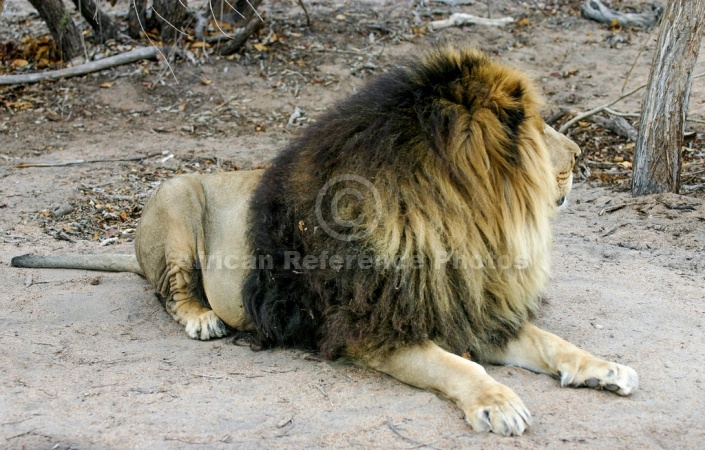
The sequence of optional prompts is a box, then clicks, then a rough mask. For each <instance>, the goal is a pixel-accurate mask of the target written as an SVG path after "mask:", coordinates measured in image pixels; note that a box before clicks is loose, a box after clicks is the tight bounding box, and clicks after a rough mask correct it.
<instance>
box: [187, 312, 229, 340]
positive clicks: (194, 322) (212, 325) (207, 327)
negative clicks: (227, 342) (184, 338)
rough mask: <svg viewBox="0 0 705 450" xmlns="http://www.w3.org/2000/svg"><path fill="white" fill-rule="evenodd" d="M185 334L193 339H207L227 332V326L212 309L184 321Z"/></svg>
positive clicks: (221, 335)
mask: <svg viewBox="0 0 705 450" xmlns="http://www.w3.org/2000/svg"><path fill="white" fill-rule="evenodd" d="M186 334H188V335H189V336H190V337H191V338H193V339H200V340H202V341H207V340H209V339H214V338H219V337H223V336H225V335H227V334H228V327H227V326H226V325H225V323H223V321H222V320H220V318H219V317H218V316H216V315H215V313H214V312H213V311H206V312H204V313H202V314H200V315H198V316H197V317H195V318H193V319H188V320H187V321H186Z"/></svg>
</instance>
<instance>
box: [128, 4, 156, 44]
mask: <svg viewBox="0 0 705 450" xmlns="http://www.w3.org/2000/svg"><path fill="white" fill-rule="evenodd" d="M129 3H130V10H129V12H128V13H127V34H129V35H130V37H131V38H134V39H139V38H141V37H142V33H143V32H144V33H145V34H146V32H147V30H149V28H150V27H149V24H148V23H147V0H129Z"/></svg>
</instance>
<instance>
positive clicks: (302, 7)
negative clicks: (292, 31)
mask: <svg viewBox="0 0 705 450" xmlns="http://www.w3.org/2000/svg"><path fill="white" fill-rule="evenodd" d="M299 6H301V9H303V10H304V14H306V26H307V27H309V28H311V17H310V16H309V15H308V10H307V9H306V5H304V0H299Z"/></svg>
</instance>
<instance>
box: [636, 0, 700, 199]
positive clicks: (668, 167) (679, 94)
mask: <svg viewBox="0 0 705 450" xmlns="http://www.w3.org/2000/svg"><path fill="white" fill-rule="evenodd" d="M704 29H705V0H671V1H669V2H668V5H667V6H666V11H665V12H664V14H663V17H662V18H661V31H660V32H659V38H658V44H657V48H656V53H655V54H654V59H653V62H652V64H651V73H650V74H649V82H648V86H647V90H646V93H645V96H644V102H643V105H642V109H641V119H640V122H639V136H638V138H637V141H636V147H635V149H634V172H633V176H632V195H634V196H638V195H646V194H655V193H659V192H678V191H679V189H680V173H681V147H682V145H683V129H684V126H685V118H686V114H687V112H688V100H689V97H690V86H691V81H692V76H693V69H694V66H695V63H696V61H697V59H698V53H699V51H700V41H701V39H702V35H703V30H704Z"/></svg>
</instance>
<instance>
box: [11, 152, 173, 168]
mask: <svg viewBox="0 0 705 450" xmlns="http://www.w3.org/2000/svg"><path fill="white" fill-rule="evenodd" d="M163 154H164V153H163V152H159V153H150V154H148V155H143V156H133V157H132V158H116V159H77V160H75V161H63V162H53V163H21V164H16V165H14V166H12V167H14V168H15V169H26V168H28V167H67V166H79V165H81V164H93V163H102V162H124V161H142V160H144V159H148V158H154V157H155V156H161V155H163Z"/></svg>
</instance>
